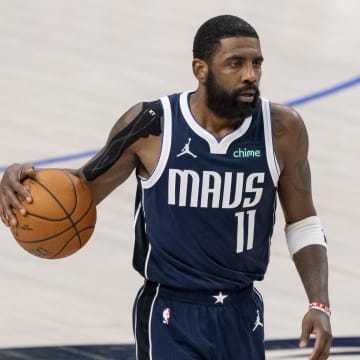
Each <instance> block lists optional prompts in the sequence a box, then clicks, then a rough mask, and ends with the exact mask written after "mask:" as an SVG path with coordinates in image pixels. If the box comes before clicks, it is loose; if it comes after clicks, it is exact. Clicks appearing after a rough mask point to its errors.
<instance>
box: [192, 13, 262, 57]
mask: <svg viewBox="0 0 360 360" xmlns="http://www.w3.org/2000/svg"><path fill="white" fill-rule="evenodd" d="M236 36H245V37H253V38H257V39H258V38H259V36H258V34H257V32H256V31H255V29H254V28H253V27H252V26H251V25H250V24H249V23H247V22H246V21H245V20H243V19H241V18H239V17H237V16H233V15H219V16H216V17H213V18H211V19H209V20H207V21H206V22H205V23H204V24H202V25H201V26H200V28H199V30H198V31H197V33H196V35H195V37H194V43H193V57H194V58H198V59H201V60H204V61H206V62H208V61H209V60H210V59H211V57H212V55H213V54H214V53H215V51H216V50H217V48H218V46H219V44H220V40H222V39H226V38H229V37H236Z"/></svg>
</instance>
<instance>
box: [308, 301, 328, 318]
mask: <svg viewBox="0 0 360 360" xmlns="http://www.w3.org/2000/svg"><path fill="white" fill-rule="evenodd" d="M311 309H316V310H320V311H322V312H324V313H325V314H326V315H327V316H329V317H330V315H331V310H330V308H329V307H328V306H326V305H324V304H321V303H319V302H313V303H311V304H309V310H311Z"/></svg>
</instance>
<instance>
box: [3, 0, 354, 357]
mask: <svg viewBox="0 0 360 360" xmlns="http://www.w3.org/2000/svg"><path fill="white" fill-rule="evenodd" d="M224 13H230V14H235V15H238V16H240V17H243V18H244V19H246V20H248V21H249V22H250V23H251V24H252V25H253V26H254V27H255V28H256V29H257V31H258V33H259V35H260V38H261V43H262V50H263V54H264V57H265V63H264V69H263V80H262V85H261V90H262V96H264V97H266V98H269V99H270V100H272V101H273V102H279V103H286V104H291V105H293V106H294V107H295V108H296V109H297V110H298V111H299V112H300V114H301V115H302V117H303V118H304V120H305V123H306V125H307V128H308V132H309V137H310V161H311V167H312V183H313V193H314V199H315V202H316V207H317V210H318V213H319V216H320V217H321V220H322V224H323V226H324V228H325V230H326V234H327V238H328V242H329V251H328V254H329V262H330V294H331V305H332V308H333V316H332V326H333V332H334V337H335V340H334V346H333V348H332V356H331V358H333V359H349V358H352V359H359V358H360V311H359V304H360V290H359V281H360V280H359V279H360V266H359V263H360V262H359V254H360V239H359V236H358V230H357V229H358V227H359V220H360V210H359V203H360V186H359V182H360V170H359V155H360V141H359V138H360V121H359V112H360V111H359V110H360V106H359V100H360V86H359V85H360V62H359V58H360V38H359V26H358V19H359V16H360V4H359V2H358V1H357V0H328V1H323V0H301V1H300V0H293V1H287V0H273V1H267V0H257V1H235V0H228V1H215V0H206V1H205V0H199V1H196V2H194V1H190V0H182V1H165V0H152V1H141V0H133V1H131V2H121V1H115V0H108V1H99V0H77V1H70V0H64V1H54V0H34V1H31V2H30V1H25V0H2V1H1V2H0V48H1V56H0V83H1V88H0V124H1V145H0V167H1V170H0V171H1V173H2V172H3V170H4V168H5V167H6V166H7V165H9V164H11V163H13V162H24V161H31V162H35V163H36V164H38V165H39V166H43V167H61V168H71V167H79V166H80V165H81V164H83V163H84V162H85V161H86V160H88V158H89V156H91V154H94V153H95V152H96V151H97V150H98V149H99V148H100V147H101V146H102V145H103V144H104V142H105V140H106V137H107V134H108V132H109V131H110V129H111V127H112V125H113V123H114V122H115V121H116V120H117V118H118V117H119V116H120V115H121V114H122V113H123V112H124V111H125V110H127V109H128V108H129V107H130V106H131V105H133V104H134V103H137V102H139V101H142V100H153V99H156V98H158V97H160V96H163V95H166V94H170V93H173V92H178V91H183V90H191V89H195V87H196V82H195V80H194V78H193V75H192V72H191V59H192V53H191V49H192V40H193V35H194V33H195V32H196V30H197V28H198V27H199V26H200V24H202V23H203V22H204V21H205V20H207V19H208V18H209V17H211V16H215V15H219V14H224ZM0 175H1V174H0ZM134 185H135V181H134V176H132V177H131V178H130V179H129V180H128V181H127V182H126V183H125V184H124V185H123V186H122V187H121V188H119V189H117V190H116V191H114V193H113V194H112V195H111V196H110V197H109V198H108V199H106V200H105V201H104V202H103V203H101V204H100V205H99V207H98V221H97V225H96V230H95V233H94V235H93V237H92V238H91V240H90V241H89V243H88V244H87V245H86V246H85V247H84V248H83V249H82V250H81V251H79V252H78V253H76V254H75V255H73V256H71V257H68V258H65V259H62V260H51V261H49V260H42V259H39V258H36V257H33V256H31V255H29V254H28V253H26V252H25V251H23V250H22V249H21V248H20V247H19V246H18V245H17V244H16V242H15V240H13V238H12V236H11V234H10V232H9V230H8V229H7V228H5V227H4V226H0V239H1V243H0V289H1V290H0V360H3V359H5V360H6V359H49V360H53V359H99V360H101V359H104V360H106V359H134V355H133V343H134V340H133V335H132V329H131V311H132V302H133V299H134V297H135V295H136V292H137V289H138V288H139V287H140V285H141V283H142V280H141V277H140V276H139V275H138V274H137V273H136V272H135V271H134V270H133V269H132V248H133V228H132V226H133V224H132V215H133V200H134ZM283 226H284V221H283V217H282V214H281V211H280V210H279V212H278V216H277V225H276V230H275V234H274V237H273V240H272V255H271V263H270V266H269V271H268V273H267V276H266V278H265V280H264V281H263V282H262V283H259V284H257V287H258V288H259V289H260V290H261V292H262V293H263V295H264V298H265V324H266V326H265V328H266V341H267V347H268V351H267V358H268V359H293V358H296V359H306V358H307V354H309V350H301V351H300V350H297V349H296V342H297V339H298V337H299V335H300V324H301V319H302V316H303V314H304V313H305V312H306V307H307V299H306V297H305V294H304V290H303V288H302V285H301V283H300V280H299V278H298V276H297V273H296V270H295V268H294V265H293V263H292V261H291V260H290V257H289V255H288V252H287V247H286V243H285V238H284V234H283Z"/></svg>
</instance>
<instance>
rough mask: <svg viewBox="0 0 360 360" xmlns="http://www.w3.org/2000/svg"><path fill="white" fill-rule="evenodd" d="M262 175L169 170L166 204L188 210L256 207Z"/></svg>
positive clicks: (262, 181)
mask: <svg viewBox="0 0 360 360" xmlns="http://www.w3.org/2000/svg"><path fill="white" fill-rule="evenodd" d="M264 181H265V173H264V172H255V173H251V174H248V175H245V174H244V173H242V172H237V173H234V172H225V173H218V172H216V171H202V172H200V173H198V172H196V171H194V170H180V169H169V184H168V204H169V205H177V206H187V207H195V208H196V207H201V208H223V209H234V208H237V207H239V206H242V207H243V208H250V207H254V206H256V205H257V204H258V203H259V202H260V200H261V197H262V194H263V190H264V189H263V184H264Z"/></svg>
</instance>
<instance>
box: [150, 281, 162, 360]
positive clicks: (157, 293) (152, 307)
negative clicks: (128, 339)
mask: <svg viewBox="0 0 360 360" xmlns="http://www.w3.org/2000/svg"><path fill="white" fill-rule="evenodd" d="M159 290H160V284H159V285H158V286H157V288H156V294H155V296H154V299H153V301H152V304H151V308H150V316H149V325H148V326H149V328H148V333H149V358H150V360H153V354H152V352H153V344H152V338H151V335H152V332H151V322H152V316H153V312H154V304H155V301H156V299H157V297H158V295H159Z"/></svg>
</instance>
